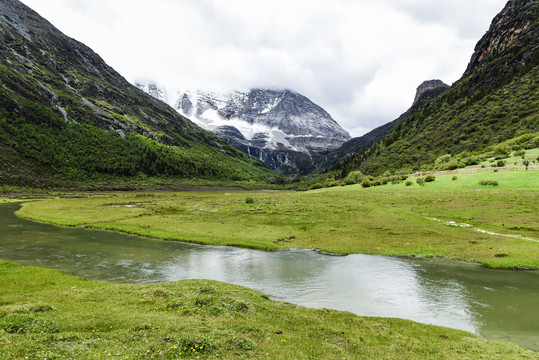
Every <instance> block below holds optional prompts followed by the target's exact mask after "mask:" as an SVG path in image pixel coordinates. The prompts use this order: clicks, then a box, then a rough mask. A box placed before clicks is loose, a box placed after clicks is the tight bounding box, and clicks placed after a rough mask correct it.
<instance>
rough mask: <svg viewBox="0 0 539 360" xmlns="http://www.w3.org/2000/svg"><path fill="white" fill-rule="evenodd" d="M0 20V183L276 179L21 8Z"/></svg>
mask: <svg viewBox="0 0 539 360" xmlns="http://www.w3.org/2000/svg"><path fill="white" fill-rule="evenodd" d="M0 10H1V12H0V40H1V41H0V70H1V71H0V127H1V129H2V131H1V132H0V149H2V151H0V152H1V153H2V156H0V165H1V166H0V183H3V184H11V185H32V186H39V185H43V184H53V185H54V184H57V183H59V182H65V181H79V182H80V181H82V182H84V181H86V180H87V179H90V178H92V177H94V176H98V177H99V176H101V177H103V176H104V177H110V176H124V177H125V176H127V177H132V176H135V175H137V174H140V175H144V176H157V175H170V176H176V177H183V178H186V177H188V178H197V177H201V178H222V179H233V180H239V179H243V180H249V178H250V177H251V176H252V177H253V178H264V177H265V178H267V177H271V176H272V175H271V172H270V171H269V170H267V171H266V170H263V168H264V166H263V165H262V164H261V163H259V162H257V161H256V160H253V159H251V158H249V157H248V156H245V155H244V154H243V153H241V152H239V151H237V150H236V149H234V148H233V147H230V146H228V144H226V142H224V141H223V140H221V139H219V138H218V137H216V136H214V135H213V134H211V133H209V132H207V131H205V130H203V129H201V128H199V127H198V126H196V125H195V124H193V123H192V122H191V121H189V120H188V119H186V118H185V117H182V116H181V115H180V114H178V113H177V112H176V111H175V110H174V109H172V108H171V107H169V106H168V105H166V104H164V103H162V102H160V101H157V100H155V99H154V98H153V97H151V96H149V95H147V94H145V93H144V92H142V91H141V90H139V89H137V88H136V87H134V86H133V85H131V84H130V83H129V82H127V81H126V80H125V79H124V78H123V77H122V76H121V75H120V74H118V73H117V72H116V71H115V70H114V69H112V68H111V67H110V66H108V65H107V64H106V63H105V62H104V61H103V59H102V58H101V57H100V56H99V55H98V54H96V53H95V52H94V51H93V50H91V49H90V48H88V47H87V46H85V45H84V44H82V43H80V42H78V41H76V40H74V39H72V38H70V37H68V36H66V35H64V34H63V33H62V32H60V31H59V30H58V29H56V28H55V27H54V26H53V25H52V24H51V23H50V22H48V21H47V20H45V19H43V18H42V17H41V16H40V15H39V14H37V13H36V12H35V11H33V10H32V9H30V8H29V7H27V6H26V5H24V4H23V3H21V2H20V1H17V0H2V2H1V3H0ZM104 154H106V156H104ZM13 164H18V166H17V167H14V166H13ZM235 167H237V169H234V168H235Z"/></svg>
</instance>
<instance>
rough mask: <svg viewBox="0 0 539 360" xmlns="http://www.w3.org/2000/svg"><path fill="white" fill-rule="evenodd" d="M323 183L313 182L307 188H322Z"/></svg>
mask: <svg viewBox="0 0 539 360" xmlns="http://www.w3.org/2000/svg"><path fill="white" fill-rule="evenodd" d="M323 187H324V185H322V184H320V183H314V184H312V185H311V186H310V187H309V190H316V189H321V188H323Z"/></svg>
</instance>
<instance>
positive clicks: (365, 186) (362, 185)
mask: <svg viewBox="0 0 539 360" xmlns="http://www.w3.org/2000/svg"><path fill="white" fill-rule="evenodd" d="M371 186H372V181H370V180H363V181H362V182H361V187H364V188H368V187H371Z"/></svg>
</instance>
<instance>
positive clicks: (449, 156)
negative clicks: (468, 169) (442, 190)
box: [434, 154, 451, 165]
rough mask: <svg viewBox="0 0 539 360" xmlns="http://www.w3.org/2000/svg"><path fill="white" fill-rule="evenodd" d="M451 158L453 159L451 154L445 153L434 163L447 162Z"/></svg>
mask: <svg viewBox="0 0 539 360" xmlns="http://www.w3.org/2000/svg"><path fill="white" fill-rule="evenodd" d="M450 160H451V155H450V154H445V155H442V156H440V157H439V158H438V159H436V161H435V162H434V163H435V164H436V165H440V164H444V163H447V162H449V161H450Z"/></svg>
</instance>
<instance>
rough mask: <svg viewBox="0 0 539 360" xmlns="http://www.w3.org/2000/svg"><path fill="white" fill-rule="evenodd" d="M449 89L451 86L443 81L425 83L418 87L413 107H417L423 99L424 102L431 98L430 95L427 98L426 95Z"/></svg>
mask: <svg viewBox="0 0 539 360" xmlns="http://www.w3.org/2000/svg"><path fill="white" fill-rule="evenodd" d="M447 88H449V85H447V84H445V83H444V82H443V81H441V80H427V81H424V82H423V83H422V84H421V85H419V86H418V87H417V90H416V93H415V98H414V103H413V105H415V104H416V103H417V102H418V101H419V100H421V99H423V100H424V99H425V97H429V95H426V96H425V93H428V92H431V91H433V90H434V91H439V90H442V89H447Z"/></svg>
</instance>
